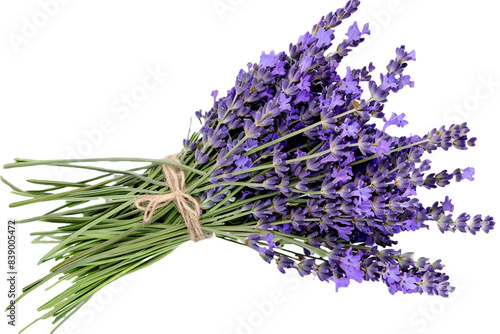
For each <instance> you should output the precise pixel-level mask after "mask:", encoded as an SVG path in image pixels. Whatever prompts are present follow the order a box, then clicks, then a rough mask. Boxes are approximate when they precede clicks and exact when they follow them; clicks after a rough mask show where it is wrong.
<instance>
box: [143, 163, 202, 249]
mask: <svg viewBox="0 0 500 334" xmlns="http://www.w3.org/2000/svg"><path fill="white" fill-rule="evenodd" d="M165 160H166V161H171V162H175V163H180V161H179V158H178V157H177V154H173V155H169V156H167V157H165ZM162 169H163V174H164V175H165V181H166V183H167V185H168V188H169V189H170V193H168V194H165V195H150V196H145V197H142V198H140V199H138V200H136V201H135V206H136V207H137V208H138V209H139V210H143V211H144V223H149V222H150V221H151V218H152V217H153V214H154V213H155V212H156V210H158V209H160V208H162V207H164V206H166V205H167V204H168V203H170V202H174V204H175V206H176V207H177V210H178V211H179V213H180V214H181V216H182V218H184V223H185V224H186V227H187V230H188V234H189V238H191V240H193V241H194V242H197V241H200V240H203V239H206V238H207V237H209V236H210V235H211V233H208V232H205V231H203V230H202V229H201V225H200V205H199V203H198V201H197V200H196V199H194V198H193V197H192V196H190V195H188V194H187V193H186V180H185V176H184V170H183V169H182V168H179V167H176V166H171V165H162Z"/></svg>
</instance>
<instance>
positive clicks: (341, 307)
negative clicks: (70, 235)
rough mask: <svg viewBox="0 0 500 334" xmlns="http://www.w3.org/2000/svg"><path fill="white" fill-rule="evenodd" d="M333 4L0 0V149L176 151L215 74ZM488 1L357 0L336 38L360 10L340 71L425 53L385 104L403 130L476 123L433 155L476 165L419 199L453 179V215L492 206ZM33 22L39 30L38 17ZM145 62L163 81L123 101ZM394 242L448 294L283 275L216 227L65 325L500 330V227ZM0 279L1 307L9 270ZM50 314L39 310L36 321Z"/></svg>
mask: <svg viewBox="0 0 500 334" xmlns="http://www.w3.org/2000/svg"><path fill="white" fill-rule="evenodd" d="M46 3H52V6H49V7H47V6H44V5H43V4H46ZM54 3H56V4H58V5H57V7H54V5H53V4H54ZM343 5H344V1H334V0H325V1H314V2H312V1H273V2H270V1H267V2H266V1H255V0H254V1H249V0H220V1H213V0H208V1H185V2H183V1H169V2H167V1H153V0H146V1H124V0H121V1H104V2H103V1H66V3H64V4H63V2H62V0H61V1H60V2H54V1H49V0H41V1H27V0H24V1H15V2H14V1H2V3H1V5H0V6H1V7H0V22H1V24H0V25H1V26H0V29H1V32H0V36H1V39H0V50H1V51H0V52H1V53H0V55H1V61H0V92H1V93H0V94H1V95H0V96H1V99H0V110H1V121H0V124H1V125H2V129H1V131H0V136H1V137H0V142H1V158H0V162H1V163H2V164H4V163H8V162H12V160H13V159H14V158H16V157H21V158H32V159H48V158H52V159H60V158H66V157H70V156H71V155H75V154H78V155H79V156H80V157H82V158H83V157H119V156H129V157H149V158H161V157H163V156H165V155H167V154H171V153H175V152H177V151H179V149H180V147H181V143H182V138H184V136H185V135H186V133H187V130H188V127H189V120H190V118H191V117H192V116H193V115H194V111H195V110H198V109H200V108H201V109H203V110H207V109H208V108H209V107H210V106H211V101H212V98H211V97H210V93H211V91H212V90H214V89H218V90H219V91H220V92H221V93H220V95H219V96H221V95H222V94H223V93H224V92H225V91H226V90H227V89H229V88H230V87H232V85H233V83H234V79H235V76H236V74H237V73H238V70H239V69H240V68H246V64H247V62H258V60H259V56H260V53H261V51H263V50H265V51H266V52H268V51H270V50H272V49H274V50H276V51H277V52H279V51H281V50H287V49H288V44H289V43H290V42H296V41H297V39H298V37H299V36H300V35H301V34H303V33H305V32H306V31H308V30H310V28H311V27H312V25H313V24H314V23H316V22H317V21H318V20H319V18H320V17H321V16H322V15H326V14H327V13H328V12H330V11H332V10H335V9H337V8H338V7H340V6H343ZM43 8H45V9H43ZM47 8H48V9H47ZM44 10H45V11H49V12H51V13H50V14H51V15H50V16H48V15H47V14H44ZM497 10H498V8H497V5H496V3H495V2H494V1H489V0H475V1H473V2H469V1H439V2H438V1H430V0H414V1H406V0H399V1H398V0H395V1H387V0H377V1H364V3H362V5H361V8H360V10H359V11H358V12H357V13H356V14H355V16H354V17H351V18H350V19H349V20H348V21H347V22H346V23H345V24H343V25H342V26H341V27H339V28H338V29H337V32H336V36H337V38H338V40H341V39H342V38H343V34H344V33H345V32H346V30H347V27H348V25H349V24H350V23H351V22H353V21H354V20H357V21H358V22H359V23H360V24H363V23H365V22H370V24H371V28H372V30H373V33H372V36H371V37H369V39H368V40H367V41H366V44H365V45H364V46H363V47H362V48H360V49H359V50H358V51H356V52H354V53H352V55H350V56H349V57H348V58H347V59H345V61H344V62H343V63H342V64H341V66H340V67H339V71H340V73H341V74H344V73H345V72H344V71H345V66H346V65H351V66H360V65H365V64H367V63H368V62H369V61H374V63H375V65H376V66H377V70H376V73H378V71H382V70H384V67H385V65H386V64H387V63H388V60H389V59H391V58H392V57H394V50H395V48H396V47H397V46H399V45H401V44H405V45H407V48H408V50H411V49H416V55H417V61H416V62H412V63H411V64H410V65H409V68H408V71H407V73H408V74H411V75H412V78H413V79H414V80H415V88H413V89H408V88H406V89H404V90H403V91H402V92H400V93H399V94H398V95H397V96H391V98H390V100H389V103H388V104H387V106H386V111H387V112H388V113H390V112H392V111H394V112H397V113H401V112H404V113H406V115H407V120H408V121H409V122H410V124H409V125H408V126H407V127H405V128H404V129H401V130H400V131H398V132H397V133H398V134H410V133H418V134H423V133H425V132H426V131H427V130H429V129H431V128H433V127H438V126H440V125H442V124H448V125H449V124H451V123H457V122H464V121H466V122H468V124H469V125H470V127H471V129H472V132H471V133H472V134H473V135H474V136H477V137H478V141H477V146H476V147H475V148H473V149H471V150H468V151H457V150H450V151H448V152H444V151H440V152H436V153H433V155H432V156H431V157H430V158H431V160H433V161H434V164H433V171H436V172H439V171H440V170H442V169H445V168H446V169H448V170H449V171H451V170H453V169H455V168H456V167H462V168H465V167H467V166H473V167H475V168H476V176H475V177H476V180H475V181H474V182H467V181H463V182H461V183H458V184H457V183H452V184H451V185H450V186H448V187H446V188H444V189H437V190H433V191H422V192H421V193H419V198H421V200H422V202H423V203H424V204H426V205H430V204H432V202H433V201H435V200H443V199H444V196H445V195H447V194H448V195H450V196H451V197H452V199H453V203H454V204H455V211H456V214H457V215H458V214H459V213H461V212H463V211H466V212H469V213H471V214H477V213H482V214H490V215H493V216H494V217H495V218H496V219H497V220H498V219H499V218H500V210H499V209H498V187H499V181H498V174H497V173H498V167H497V165H496V163H497V161H498V159H497V154H498V153H497V152H498V122H499V121H500V117H499V110H498V105H499V103H500V94H499V92H500V68H499V66H498V59H499V50H500V48H499V45H498V33H499V25H498V15H497V13H498V11H497ZM47 18H48V19H47ZM44 19H47V20H44ZM31 24H35V26H34V27H35V28H34V29H33V27H31V30H30V29H29V28H30V27H29V26H30V25H31ZM335 45H336V44H335ZM148 71H160V72H163V74H162V75H161V76H160V77H159V78H158V84H157V85H154V82H153V81H148V83H150V84H152V85H154V86H155V87H154V88H152V87H149V88H151V89H150V90H148V91H147V93H146V95H145V96H144V99H143V100H142V101H132V104H133V108H127V107H124V104H123V100H122V99H124V98H125V97H126V95H130V94H131V93H133V92H136V93H137V92H139V91H140V90H141V85H142V84H143V80H145V79H147V78H148V73H149V72H148ZM165 73H168V74H165ZM487 82H490V83H489V84H488V83H487ZM137 94H138V93H137ZM103 124H105V126H104V127H103ZM196 127H197V125H196V123H195V122H193V128H194V129H196ZM104 130H105V131H106V132H103V131H104ZM397 130H399V129H397ZM394 133H396V132H395V131H394ZM89 134H92V135H93V137H92V135H91V137H92V138H93V140H94V142H90V140H89V137H88V136H89ZM138 142H140V144H138ZM75 152H76V153H75ZM1 174H2V176H4V177H6V178H7V179H9V180H10V181H11V182H13V183H14V184H16V185H18V186H21V187H22V188H26V187H28V186H27V184H26V183H25V182H24V180H25V179H28V178H38V179H65V180H78V179H81V178H83V177H84V174H83V173H82V172H81V171H70V172H67V173H66V174H61V172H60V171H58V170H54V169H52V168H43V167H37V168H28V169H19V170H12V169H9V170H2V172H1ZM0 196H1V203H0V205H1V218H0V221H1V222H2V223H3V222H5V223H6V222H7V219H8V218H17V219H22V218H27V217H31V216H35V215H38V214H41V213H43V212H45V211H47V210H49V209H50V208H52V206H51V205H45V204H40V205H35V206H33V207H30V206H28V207H21V208H17V209H9V208H8V207H7V205H8V203H10V202H13V201H16V200H20V198H18V197H16V196H14V195H11V194H10V193H8V188H7V187H5V186H4V185H3V184H2V185H1V187H0ZM431 225H432V224H431ZM1 226H4V227H2V228H1V231H0V232H1V234H0V236H1V237H2V244H1V247H0V249H1V254H3V255H1V256H0V259H2V260H1V261H6V260H5V259H6V244H5V240H6V239H5V237H6V233H5V232H6V227H5V224H2V225H1ZM46 227H47V226H46V225H44V224H41V223H38V222H34V223H30V224H27V225H22V226H18V239H19V241H18V248H19V252H20V255H19V272H20V278H19V285H18V289H19V290H20V288H21V287H22V286H25V285H26V284H29V283H31V282H32V281H34V280H35V279H37V278H38V277H41V276H42V275H44V274H45V273H47V272H48V270H49V268H50V267H51V266H52V265H53V263H48V264H45V265H42V266H36V263H37V261H38V259H39V258H40V257H41V255H42V254H43V252H46V251H48V250H49V249H50V247H49V246H45V245H32V244H30V241H31V237H30V236H29V233H30V232H32V231H38V230H43V229H44V228H46ZM398 240H399V241H400V243H399V245H398V246H397V247H400V248H401V249H403V250H404V251H413V252H415V255H416V257H420V256H425V257H429V258H431V259H433V260H435V259H442V260H443V262H444V263H445V264H446V268H445V271H446V272H447V273H448V274H449V275H450V276H451V281H452V282H453V283H454V284H455V285H456V286H457V290H456V292H455V293H454V294H453V295H452V296H451V297H450V298H448V299H442V298H439V297H429V296H426V295H403V294H397V295H395V296H391V295H390V294H389V293H388V292H387V290H386V287H385V286H384V285H382V284H380V283H368V282H365V283H363V284H357V283H355V282H354V283H352V285H351V286H350V287H349V288H348V289H343V290H340V291H339V292H338V293H335V288H334V285H333V284H326V283H323V282H320V281H319V280H317V279H300V280H299V279H298V278H297V275H294V274H293V273H290V274H289V275H282V274H280V273H279V272H278V270H276V268H275V265H274V264H272V265H268V264H266V263H265V262H264V261H262V260H261V259H260V258H259V256H258V255H256V253H255V252H254V251H251V250H249V249H247V248H244V247H241V246H238V245H234V244H230V243H228V242H225V241H223V240H216V239H211V240H208V241H204V242H200V243H197V244H194V243H192V242H190V243H187V244H185V245H183V246H181V247H180V248H179V249H177V250H176V251H175V252H174V253H172V254H171V255H170V256H168V257H167V258H165V259H163V260H162V261H160V262H159V263H156V264H155V265H154V266H151V267H149V268H147V269H145V270H142V271H141V272H138V273H134V274H132V275H130V276H129V277H127V278H126V279H123V280H121V281H118V282H117V284H115V285H114V286H113V287H112V288H108V289H106V290H105V291H104V292H103V293H102V294H101V295H100V296H99V297H98V298H94V300H93V301H92V302H91V303H90V305H88V306H85V307H84V308H83V309H82V310H81V311H80V312H79V313H77V314H76V315H75V316H74V318H73V319H72V320H71V321H69V325H68V326H64V327H62V329H61V331H60V333H66V334H73V333H95V334H99V333H108V332H110V331H113V332H116V333H135V332H146V333H167V332H168V333H197V332H201V333H277V332H280V333H300V332H306V331H307V332H311V333H314V332H322V333H332V332H339V333H342V332H348V333H352V334H355V333H367V332H371V333H382V332H383V333H388V334H414V333H443V332H444V331H445V332H453V333H470V332H473V331H474V332H477V333H485V334H488V333H498V332H497V330H498V325H497V324H498V323H497V317H498V314H497V312H498V310H499V300H500V292H499V288H498V277H499V274H500V270H499V266H498V252H497V247H498V245H499V240H500V231H498V230H493V231H492V232H491V233H490V234H489V235H485V234H484V233H481V234H480V235H476V236H473V235H463V234H460V233H458V232H457V233H455V234H452V233H448V234H444V235H442V234H441V233H440V232H439V231H438V229H437V228H436V226H434V225H432V226H431V229H430V230H429V231H427V230H425V231H424V230H422V231H417V232H413V233H406V234H402V235H400V236H398ZM0 267H2V268H5V265H4V264H1V265H0ZM2 277H3V276H2ZM2 282H3V283H2V284H1V285H0V296H1V297H0V301H1V303H2V305H4V304H6V303H7V297H6V294H7V293H6V291H7V286H6V284H5V283H6V282H5V280H4V279H2ZM52 295H53V292H52V291H50V290H49V291H48V292H44V291H43V290H40V291H37V292H35V293H33V294H32V295H30V296H28V297H26V299H24V300H23V301H22V303H21V304H20V305H19V308H20V309H19V310H18V312H19V314H18V316H19V318H18V320H19V322H20V325H21V326H24V325H26V324H28V323H29V322H30V321H31V320H33V319H34V318H35V317H37V316H38V315H39V314H37V312H36V308H37V307H39V306H40V305H41V304H43V303H44V302H45V301H47V300H48V299H49V296H52ZM263 305H264V306H265V308H264V309H262V306H263ZM495 309H496V311H495ZM0 319H2V320H1V328H2V330H1V331H2V333H14V332H15V331H14V330H13V328H10V326H7V325H6V318H5V317H4V316H2V317H0ZM50 328H51V324H50V322H49V321H43V322H41V323H39V324H37V325H36V326H35V328H32V329H31V330H29V331H28V333H47V332H48V330H49V329H50ZM19 329H20V327H18V330H19Z"/></svg>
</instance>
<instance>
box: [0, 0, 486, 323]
mask: <svg viewBox="0 0 500 334" xmlns="http://www.w3.org/2000/svg"><path fill="white" fill-rule="evenodd" d="M358 5H359V1H358V0H350V1H348V2H347V4H346V5H345V7H344V8H341V9H338V10H337V11H335V12H332V13H329V14H328V15H326V16H324V17H322V18H321V20H320V21H319V22H318V23H317V24H315V25H314V26H313V28H312V30H311V32H307V33H306V34H304V35H303V36H301V37H300V38H299V39H298V41H297V43H295V44H290V47H289V50H288V52H280V53H277V54H275V53H274V51H272V52H270V53H268V54H266V53H262V55H261V57H260V61H259V63H249V64H248V68H247V69H246V70H240V72H239V73H238V75H237V77H236V80H235V84H234V87H233V88H231V89H230V90H229V91H228V92H227V94H226V95H225V96H224V97H220V98H218V93H217V91H214V92H213V93H212V96H213V98H214V104H213V106H212V108H211V109H210V110H208V111H206V112H203V111H201V110H200V111H198V112H196V117H197V118H198V119H199V120H200V121H201V124H202V127H201V129H200V130H199V132H195V133H193V134H192V135H190V136H189V138H187V139H185V140H184V148H183V150H182V151H181V152H180V153H179V154H174V155H171V156H168V157H167V158H166V159H134V158H108V159H80V160H43V161H39V160H28V159H16V162H14V163H11V164H7V165H5V166H4V168H15V167H26V166H35V165H51V166H62V167H72V168H85V169H91V170H94V171H96V172H98V173H99V174H98V175H97V176H95V177H94V178H91V179H87V180H82V181H80V182H61V181H46V180H28V181H29V182H31V183H35V184H40V185H44V186H46V188H45V189H39V190H22V189H20V188H18V187H16V186H14V185H12V184H11V183H9V182H8V181H7V180H5V179H3V178H2V181H3V182H4V183H6V184H7V185H8V186H10V187H11V188H12V192H13V193H15V194H17V195H20V196H26V197H28V198H29V199H26V200H23V201H20V202H15V203H12V204H11V207H15V206H21V205H26V204H31V203H37V202H43V201H62V204H61V205H60V206H57V207H55V208H54V210H52V211H50V212H47V213H46V214H44V215H41V216H38V217H33V218H28V219H24V220H21V221H18V222H19V223H26V222H33V221H44V222H51V223H56V224H58V225H56V226H57V227H56V228H55V229H54V230H52V231H43V232H37V233H33V235H35V236H37V238H36V240H35V241H34V242H35V243H36V242H44V243H54V244H55V246H54V248H53V249H52V250H51V251H49V252H48V253H47V254H45V255H44V256H43V257H42V258H41V260H40V264H41V263H44V262H47V261H50V260H56V261H59V263H58V264H57V265H56V266H55V267H53V268H52V269H51V271H50V273H49V274H47V275H46V276H45V277H43V278H41V279H39V280H37V281H36V282H33V283H32V284H30V285H28V286H26V287H25V288H24V290H23V294H22V296H20V297H19V298H18V300H19V299H21V298H23V297H24V296H25V295H26V294H28V293H30V292H31V291H33V290H34V289H36V288H38V287H40V286H42V285H44V284H45V283H47V282H49V281H50V280H52V279H55V278H57V281H56V284H57V283H59V282H61V281H64V280H69V281H71V282H72V286H71V287H70V288H68V289H67V290H65V291H64V292H62V293H61V294H59V295H57V296H56V297H54V298H53V299H51V300H49V301H48V302H46V303H45V304H43V305H42V306H41V307H40V308H39V310H41V311H46V313H45V314H44V315H43V316H41V317H40V318H39V319H37V320H40V319H47V318H53V321H54V323H58V326H60V325H61V324H62V323H63V322H64V321H65V320H67V319H68V318H69V317H70V316H71V315H72V314H73V313H74V312H76V311H77V310H78V308H80V307H81V306H82V305H83V304H85V303H86V302H87V301H88V300H89V299H90V298H92V296H93V295H94V294H95V293H96V292H97V291H98V290H99V289H101V288H102V287H104V286H105V285H107V284H109V283H111V282H113V281H114V280H117V279H118V278H120V277H121V276H124V275H127V274H130V273H132V272H134V271H137V270H140V269H142V268H145V267H147V266H149V265H151V264H153V263H155V262H156V261H158V260H160V259H162V258H163V257H165V256H166V255H168V254H169V253H171V252H172V251H173V250H175V249H176V248H177V247H178V246H179V245H181V244H182V243H184V242H187V241H189V240H193V241H199V240H202V239H204V238H207V237H210V236H215V237H218V238H221V239H224V240H227V241H230V242H233V243H237V244H240V245H242V246H246V247H249V248H251V249H253V250H255V251H256V252H257V253H258V254H259V255H260V256H261V257H262V259H264V261H266V262H268V263H275V265H276V266H277V268H278V270H280V271H281V272H282V273H285V271H286V270H297V271H298V273H299V274H300V275H301V276H305V275H310V274H313V275H316V276H317V277H318V278H319V280H321V281H326V282H334V283H335V285H336V288H337V289H338V288H340V287H347V286H348V285H349V284H350V282H351V280H354V281H356V282H362V281H380V282H381V283H383V284H385V285H386V286H387V287H388V289H389V292H390V293H391V294H394V293H396V292H403V293H420V294H421V293H424V292H425V293H427V294H429V295H439V296H443V297H447V296H448V294H449V293H450V292H452V291H453V290H454V288H453V287H452V286H450V283H449V281H448V276H447V275H446V274H445V273H443V272H442V271H441V270H442V269H443V265H442V264H441V262H440V260H437V261H434V262H430V261H429V259H428V258H424V257H421V258H418V259H416V258H414V257H413V253H410V252H405V253H403V252H402V251H401V250H397V249H394V248H391V247H392V246H394V245H395V244H396V243H397V242H396V241H395V240H394V235H396V234H397V233H400V232H404V231H415V230H418V229H421V228H428V227H429V226H428V225H427V224H426V222H433V223H435V224H437V226H438V228H439V230H440V231H441V232H445V231H451V232H455V231H456V230H458V231H460V232H469V233H472V234H476V233H477V232H479V231H481V230H482V231H483V232H485V233H488V232H489V231H490V230H491V229H492V228H493V227H494V224H495V222H494V221H493V218H492V217H490V216H485V217H483V216H482V215H479V214H478V215H475V216H471V215H469V214H467V213H462V214H459V215H458V216H454V215H452V213H453V210H454V206H453V204H452V203H451V200H450V199H449V198H448V197H446V198H445V199H444V200H443V201H437V202H435V203H434V204H433V205H432V206H430V207H425V206H423V205H422V204H421V203H420V201H419V199H418V198H417V197H416V195H417V190H418V189H419V188H422V187H424V188H436V187H437V186H439V187H444V186H446V185H448V184H449V183H450V181H452V180H453V179H454V180H455V181H457V182H460V181H462V180H464V179H468V180H473V175H474V169H473V168H471V167H466V168H457V169H455V170H454V171H453V172H451V173H450V172H448V171H447V170H443V171H440V172H437V173H436V172H432V171H430V169H431V161H430V160H428V159H424V158H423V156H424V155H426V154H428V153H432V151H434V150H437V149H443V150H448V149H449V148H452V147H453V148H455V149H459V150H465V149H467V148H468V147H469V146H474V143H475V140H476V138H469V137H468V135H467V134H468V132H469V128H468V127H467V125H466V123H463V124H452V125H450V126H448V127H445V126H442V127H441V128H439V129H431V130H430V131H429V132H428V133H426V134H423V135H421V136H420V135H410V136H407V137H406V136H403V137H397V136H391V135H389V134H388V133H387V132H386V129H387V128H388V127H389V126H398V127H403V126H405V125H406V124H407V123H408V122H407V121H406V120H405V119H404V117H405V115H404V114H403V113H402V114H399V115H396V114H392V115H385V114H384V111H383V109H384V104H385V103H386V102H387V98H388V96H389V95H390V94H394V93H397V92H398V91H399V90H401V89H402V88H404V87H405V86H409V87H412V86H413V82H412V81H411V79H410V76H409V75H406V74H404V72H405V69H406V67H407V65H408V63H409V62H410V61H413V60H415V52H414V51H410V52H408V51H407V50H406V49H405V47H404V46H401V47H399V48H397V49H396V56H395V58H394V59H392V60H390V61H389V63H388V65H387V66H386V68H385V69H384V71H383V73H381V74H380V77H379V80H375V78H374V77H372V72H373V71H374V70H375V66H374V65H373V64H372V63H369V65H367V66H365V67H363V68H360V69H352V68H350V67H349V66H345V67H343V69H342V70H339V71H337V69H338V67H339V65H340V63H341V62H342V61H343V60H344V58H345V57H346V56H347V55H348V54H349V53H350V52H351V50H352V49H353V48H354V47H356V46H358V45H359V44H360V43H361V42H363V40H364V35H367V34H369V33H370V32H369V29H368V26H367V25H364V26H363V27H359V26H358V25H357V23H356V22H355V23H354V24H353V25H351V26H350V27H349V29H348V32H347V34H346V36H347V37H346V38H345V39H344V40H342V41H341V42H340V43H339V44H338V45H337V46H336V47H334V48H333V49H332V43H333V40H334V28H335V27H337V26H338V25H340V24H341V23H342V20H344V19H346V18H348V17H350V16H351V14H353V13H354V12H355V11H356V10H357V7H358ZM344 73H345V74H344ZM362 87H363V88H362ZM366 91H367V92H366ZM372 119H382V120H383V122H384V123H383V126H382V127H381V128H379V127H377V126H376V124H375V123H373V122H371V121H372ZM109 161H113V162H120V161H128V162H130V161H133V162H137V163H140V165H139V166H138V167H137V168H133V169H128V170H118V169H109V168H105V167H102V166H94V165H89V164H87V163H90V162H96V163H99V162H109ZM56 328H57V327H56ZM54 330H55V329H54Z"/></svg>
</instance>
